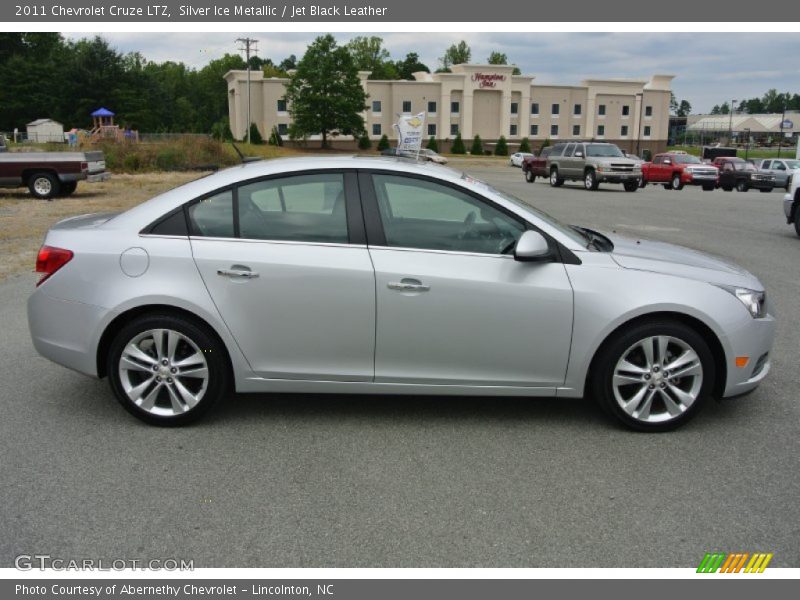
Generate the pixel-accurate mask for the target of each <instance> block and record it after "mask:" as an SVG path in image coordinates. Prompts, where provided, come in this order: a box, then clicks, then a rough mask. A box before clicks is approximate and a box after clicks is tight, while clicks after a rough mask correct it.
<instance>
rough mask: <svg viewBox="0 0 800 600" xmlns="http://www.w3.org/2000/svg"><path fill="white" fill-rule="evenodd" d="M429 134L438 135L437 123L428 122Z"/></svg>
mask: <svg viewBox="0 0 800 600" xmlns="http://www.w3.org/2000/svg"><path fill="white" fill-rule="evenodd" d="M428 135H436V123H428Z"/></svg>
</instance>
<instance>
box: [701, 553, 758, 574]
mask: <svg viewBox="0 0 800 600" xmlns="http://www.w3.org/2000/svg"><path fill="white" fill-rule="evenodd" d="M772 557H773V554H772V553H771V552H770V553H766V552H756V553H754V554H752V555H751V554H750V553H749V552H734V553H731V554H726V553H724V552H707V553H706V555H705V556H704V557H703V560H702V561H701V562H700V566H699V567H697V572H698V573H716V572H717V571H719V572H720V573H740V572H742V569H743V568H744V572H745V573H763V572H764V569H766V568H767V565H768V564H769V563H770V561H771V560H772ZM748 559H750V560H749V561H748ZM745 563H747V566H746V567H745Z"/></svg>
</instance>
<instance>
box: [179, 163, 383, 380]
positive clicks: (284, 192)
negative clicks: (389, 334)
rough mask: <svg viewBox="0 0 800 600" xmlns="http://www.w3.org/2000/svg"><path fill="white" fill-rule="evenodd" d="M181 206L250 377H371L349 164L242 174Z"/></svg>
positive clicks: (360, 232) (367, 308)
mask: <svg viewBox="0 0 800 600" xmlns="http://www.w3.org/2000/svg"><path fill="white" fill-rule="evenodd" d="M188 213H189V218H190V225H191V227H192V236H191V243H192V252H193V255H194V260H195V263H196V265H197V268H198V269H199V270H200V273H201V275H202V277H203V281H204V282H205V285H206V287H207V288H208V291H209V293H210V294H211V297H212V298H213V300H214V303H215V304H216V306H217V308H218V310H219V312H220V314H221V315H222V318H223V319H224V321H225V323H226V324H227V326H228V328H229V329H230V331H231V333H232V334H233V336H234V338H235V339H236V341H237V343H238V344H239V347H240V348H241V350H242V352H243V353H244V355H245V357H246V358H247V360H248V362H249V363H250V365H251V367H252V369H253V371H254V372H255V374H256V375H258V376H260V377H264V378H272V379H307V380H330V381H371V380H372V378H373V374H374V347H375V276H374V270H373V268H372V262H371V260H370V257H369V252H368V251H367V248H366V245H365V234H364V229H363V219H362V217H361V208H360V202H359V200H358V184H357V176H356V174H355V173H354V172H350V173H348V172H341V171H320V172H313V173H308V172H305V173H299V174H292V175H288V176H282V177H273V178H268V179H262V180H257V181H252V182H249V183H245V184H242V185H239V186H234V187H232V188H229V189H226V190H222V191H220V192H219V193H216V194H214V195H211V196H208V197H205V198H202V199H200V200H199V201H198V202H196V203H195V204H193V205H192V206H190V207H189V209H188Z"/></svg>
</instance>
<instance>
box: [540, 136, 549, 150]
mask: <svg viewBox="0 0 800 600" xmlns="http://www.w3.org/2000/svg"><path fill="white" fill-rule="evenodd" d="M549 145H550V138H545V139H544V141H543V142H542V145H541V146H539V152H541V151H542V150H544V149H545V148H547V147H548V146H549Z"/></svg>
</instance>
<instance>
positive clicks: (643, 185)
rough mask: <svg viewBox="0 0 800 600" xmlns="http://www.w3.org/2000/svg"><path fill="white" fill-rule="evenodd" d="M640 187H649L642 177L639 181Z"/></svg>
mask: <svg viewBox="0 0 800 600" xmlns="http://www.w3.org/2000/svg"><path fill="white" fill-rule="evenodd" d="M639 187H640V188H643V187H647V182H646V181H645V179H644V177H642V178H641V179H640V180H639Z"/></svg>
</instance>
